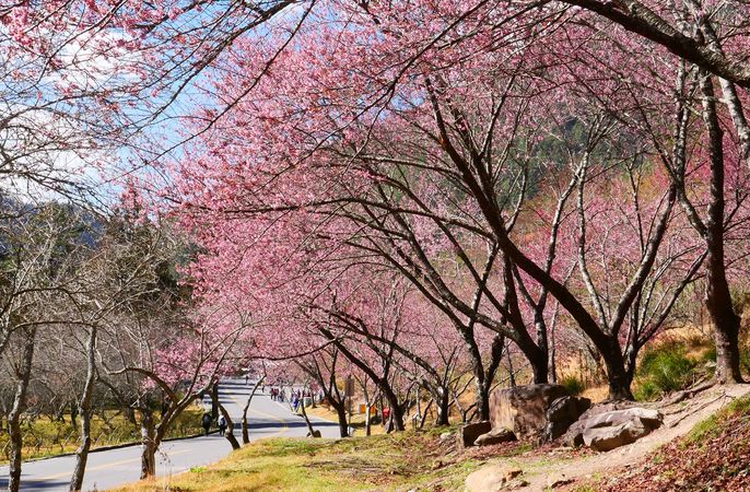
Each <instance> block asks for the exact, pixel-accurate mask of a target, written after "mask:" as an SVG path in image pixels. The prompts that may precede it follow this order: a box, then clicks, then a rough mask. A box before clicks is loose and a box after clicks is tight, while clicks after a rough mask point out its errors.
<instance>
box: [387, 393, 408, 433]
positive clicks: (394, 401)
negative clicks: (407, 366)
mask: <svg viewBox="0 0 750 492" xmlns="http://www.w3.org/2000/svg"><path fill="white" fill-rule="evenodd" d="M383 394H384V395H385V399H386V400H388V406H390V407H391V421H392V425H393V428H392V429H391V430H394V431H398V432H400V431H403V430H406V428H405V427H404V410H403V408H401V405H399V404H398V398H397V397H396V394H395V393H394V392H393V390H392V389H391V388H390V386H388V389H387V390H384V391H383Z"/></svg>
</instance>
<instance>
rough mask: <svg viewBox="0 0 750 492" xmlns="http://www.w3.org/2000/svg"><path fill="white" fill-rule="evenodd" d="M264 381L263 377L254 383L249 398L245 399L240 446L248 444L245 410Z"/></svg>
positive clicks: (248, 436) (264, 377)
mask: <svg viewBox="0 0 750 492" xmlns="http://www.w3.org/2000/svg"><path fill="white" fill-rule="evenodd" d="M265 379H266V376H263V377H262V378H260V379H259V380H258V381H257V382H256V383H255V386H253V390H252V391H251V392H250V396H248V397H247V402H245V406H244V407H243V409H242V444H249V443H250V435H249V433H248V431H247V410H248V409H249V408H250V403H252V401H253V397H254V396H255V392H256V391H258V388H259V387H260V385H261V384H263V381H264V380H265Z"/></svg>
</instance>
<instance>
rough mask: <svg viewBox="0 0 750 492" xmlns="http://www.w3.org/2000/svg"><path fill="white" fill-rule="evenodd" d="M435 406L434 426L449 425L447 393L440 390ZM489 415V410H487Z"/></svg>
mask: <svg viewBox="0 0 750 492" xmlns="http://www.w3.org/2000/svg"><path fill="white" fill-rule="evenodd" d="M435 404H436V406H437V418H436V419H435V425H436V426H438V427H440V426H443V425H450V419H449V417H448V414H449V412H450V399H449V398H448V391H445V390H443V389H442V388H441V391H440V394H439V395H437V398H436V399H435ZM488 413H489V410H488Z"/></svg>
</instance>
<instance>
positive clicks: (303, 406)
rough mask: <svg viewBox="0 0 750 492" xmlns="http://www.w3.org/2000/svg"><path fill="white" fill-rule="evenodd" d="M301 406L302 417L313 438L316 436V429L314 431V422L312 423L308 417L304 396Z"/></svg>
mask: <svg viewBox="0 0 750 492" xmlns="http://www.w3.org/2000/svg"><path fill="white" fill-rule="evenodd" d="M299 405H300V409H301V410H302V417H303V418H304V419H305V424H307V432H308V433H309V434H310V437H313V436H314V435H315V429H313V426H312V422H310V418H309V417H308V416H307V411H306V410H305V397H304V396H303V397H302V399H301V401H300V402H299Z"/></svg>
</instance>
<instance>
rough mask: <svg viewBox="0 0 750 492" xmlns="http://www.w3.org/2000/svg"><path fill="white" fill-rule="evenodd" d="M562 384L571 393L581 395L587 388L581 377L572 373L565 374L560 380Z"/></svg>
mask: <svg viewBox="0 0 750 492" xmlns="http://www.w3.org/2000/svg"><path fill="white" fill-rule="evenodd" d="M559 384H560V386H562V387H563V388H565V390H566V391H567V392H568V394H569V395H573V396H575V395H580V394H581V393H583V391H584V390H585V389H586V385H585V384H583V381H581V379H580V378H578V377H577V376H574V375H572V374H568V375H567V376H563V378H562V379H561V380H560V382H559Z"/></svg>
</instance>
